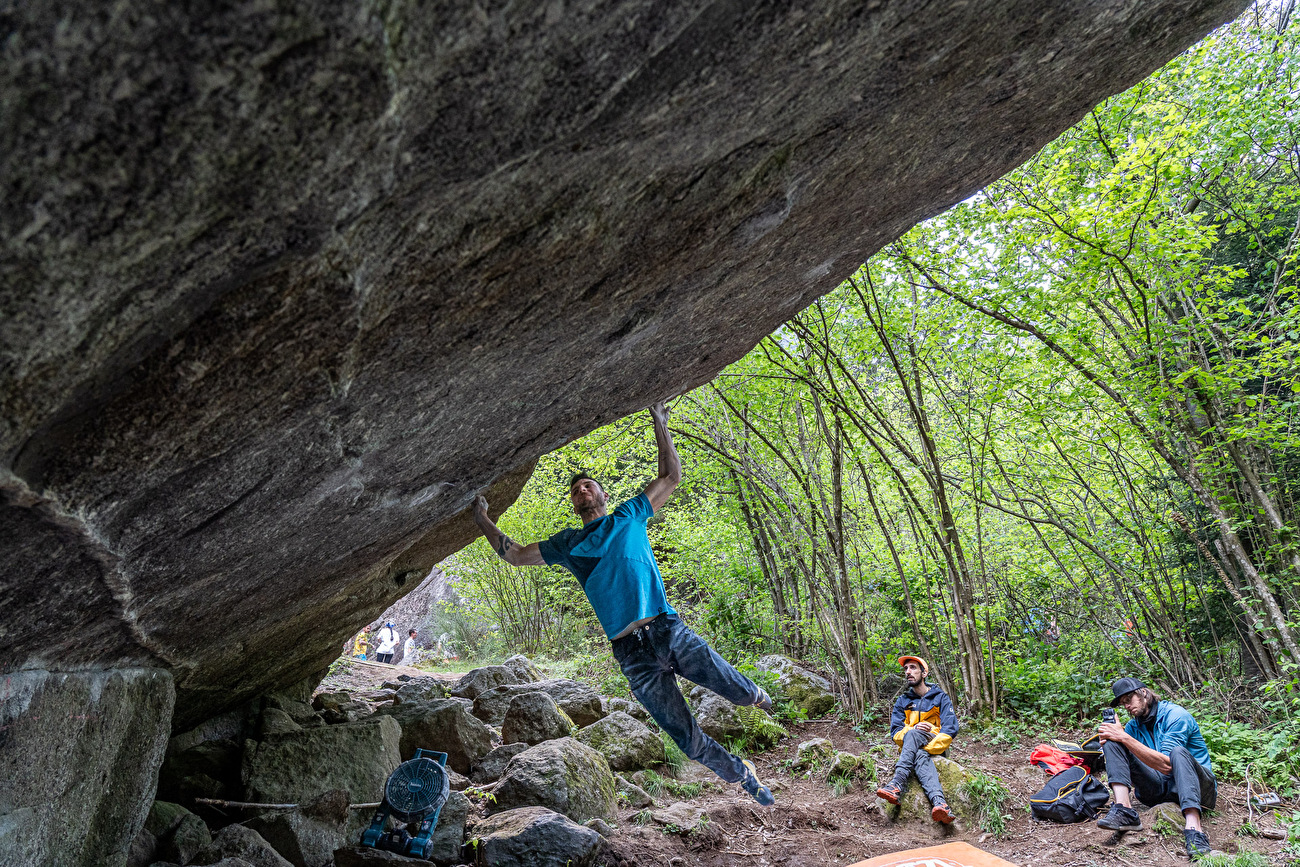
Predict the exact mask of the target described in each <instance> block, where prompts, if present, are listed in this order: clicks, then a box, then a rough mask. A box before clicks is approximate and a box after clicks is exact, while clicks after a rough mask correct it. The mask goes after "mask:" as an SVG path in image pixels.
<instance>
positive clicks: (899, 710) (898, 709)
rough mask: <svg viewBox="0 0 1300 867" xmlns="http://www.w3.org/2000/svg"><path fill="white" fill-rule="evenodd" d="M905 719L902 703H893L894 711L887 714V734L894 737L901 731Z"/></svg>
mask: <svg viewBox="0 0 1300 867" xmlns="http://www.w3.org/2000/svg"><path fill="white" fill-rule="evenodd" d="M905 719H906V717H904V715H903V702H902V701H901V700H899V701H895V702H894V709H893V711H891V712H890V714H889V733H890V734H891V735H896V734H898V733H899V732H901V731H902V730H903V721H904V720H905Z"/></svg>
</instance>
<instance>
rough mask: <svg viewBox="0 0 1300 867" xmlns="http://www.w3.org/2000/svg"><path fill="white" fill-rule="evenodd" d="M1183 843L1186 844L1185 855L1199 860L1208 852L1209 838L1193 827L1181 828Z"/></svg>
mask: <svg viewBox="0 0 1300 867" xmlns="http://www.w3.org/2000/svg"><path fill="white" fill-rule="evenodd" d="M1183 843H1184V844H1185V845H1186V846H1187V857H1188V858H1191V859H1192V860H1193V861H1199V860H1201V859H1202V858H1204V857H1205V856H1207V855H1209V854H1210V849H1211V847H1210V838H1209V837H1207V836H1205V832H1204V831H1198V830H1196V829H1195V828H1184V829H1183Z"/></svg>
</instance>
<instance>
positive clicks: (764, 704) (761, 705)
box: [754, 686, 772, 713]
mask: <svg viewBox="0 0 1300 867" xmlns="http://www.w3.org/2000/svg"><path fill="white" fill-rule="evenodd" d="M754 707H756V708H758V709H759V710H765V711H767V712H768V713H771V712H772V696H770V695H768V694H767V690H765V689H763V687H761V686H760V687H759V688H758V701H756V702H754Z"/></svg>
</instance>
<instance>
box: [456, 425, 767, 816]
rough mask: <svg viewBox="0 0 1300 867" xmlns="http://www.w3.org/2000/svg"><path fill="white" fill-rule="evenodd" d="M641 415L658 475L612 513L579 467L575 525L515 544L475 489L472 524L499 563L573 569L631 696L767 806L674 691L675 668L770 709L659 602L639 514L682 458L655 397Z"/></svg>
mask: <svg viewBox="0 0 1300 867" xmlns="http://www.w3.org/2000/svg"><path fill="white" fill-rule="evenodd" d="M650 417H651V418H652V419H653V421H654V432H655V442H656V444H657V445H658V447H659V475H658V477H657V478H656V479H654V480H653V481H652V482H650V484H648V485H646V487H645V490H644V491H642V492H641V493H640V494H638V495H637V496H635V497H633V498H632V499H630V500H628V501H627V502H625V503H623V504H622V505H620V506H619V507H618V508H616V509H615V510H614V511H613V512H608V511H607V508H606V506H607V498H606V496H605V491H604V490H603V489H602V488H601V486H600V484H599V483H598V482H597V481H596V480H595V479H593V478H592V477H591V476H589V475H587V474H586V473H578V474H577V475H575V476H574V477H573V479H572V480H571V481H570V482H569V500H570V502H571V503H572V504H573V511H574V512H575V513H576V514H577V515H578V517H579V518H581V519H582V522H583V524H582V526H581V527H569V528H566V529H564V530H561V531H560V532H558V533H556V534H555V535H553V536H551V537H550V538H549V539H545V540H543V541H541V542H533V543H531V544H528V545H521V544H519V543H517V542H515V541H514V540H513V539H511V538H510V537H509V536H507V535H506V534H505V533H503V532H501V530H499V529H498V528H497V525H496V524H495V523H493V521H492V519H491V518H489V517H488V502H487V500H486V499H484V498H483V497H481V496H480V497H479V498H478V499H477V500H476V502H475V504H474V522H475V523H476V524H478V526H479V528H480V529H481V530H482V531H483V534H484V535H485V536H486V537H487V540H488V542H489V543H490V544H491V545H492V547H493V548H494V549H496V552H497V554H498V555H500V557H501V558H502V559H503V560H505V561H506V562H507V563H510V564H511V565H514V566H543V565H547V566H557V565H558V566H563V567H564V568H565V569H568V570H569V571H570V572H572V573H573V575H574V576H575V577H576V578H577V579H578V583H579V584H580V585H582V589H583V591H584V592H585V593H586V594H587V599H588V600H589V601H590V602H591V607H592V608H593V609H594V610H595V612H596V617H597V618H598V619H599V620H600V625H601V628H602V629H604V630H605V635H606V636H607V637H608V638H609V640H610V642H611V645H612V649H613V652H614V658H615V659H616V660H618V664H619V667H620V668H621V669H622V670H623V674H624V675H626V676H627V680H628V683H629V684H630V685H631V687H632V693H633V694H634V695H635V696H636V697H637V700H638V701H640V702H641V704H642V705H644V706H645V709H646V710H648V711H649V712H650V715H651V716H652V717H654V720H655V722H657V723H658V724H659V727H660V728H661V729H663V730H664V731H665V732H667V733H668V736H669V737H671V738H672V739H673V741H674V742H675V743H676V744H677V745H678V746H679V747H681V749H682V752H684V753H686V755H687V756H689V757H690V758H692V759H694V760H695V761H697V762H700V763H701V764H703V765H705V766H706V767H708V768H709V769H710V770H712V771H713V772H714V773H715V774H717V775H718V776H719V777H721V778H722V779H723V780H726V781H727V782H729V783H740V784H741V785H742V786H743V787H744V789H745V791H746V792H748V793H749V794H750V795H751V796H752V797H753V798H754V800H756V801H758V802H759V803H760V804H764V805H770V804H772V803H773V798H772V793H771V791H770V790H769V789H768V788H767V786H765V785H763V784H762V783H761V782H760V781H759V779H758V774H757V771H756V769H755V767H754V764H753V762H750V761H747V760H742V759H740V758H737V757H736V756H734V755H732V754H731V753H729V752H728V751H727V750H725V749H723V748H722V746H721V745H719V744H718V742H717V741H715V740H713V738H711V737H709V736H708V735H706V734H705V733H704V732H703V731H701V730H700V726H699V723H697V722H696V721H695V717H694V716H692V715H691V709H690V707H688V706H687V704H686V699H684V698H683V697H682V693H681V690H679V689H678V688H677V677H676V676H677V675H679V674H680V675H681V676H682V677H684V678H686V679H687V680H689V681H692V682H694V683H697V684H699V685H701V686H703V687H705V688H706V689H710V690H712V691H713V692H716V693H717V694H718V695H720V696H722V697H723V698H725V699H727V700H728V701H730V702H731V703H732V704H735V705H740V706H742V707H743V706H754V707H759V708H762V709H764V710H768V711H770V710H771V709H772V699H771V698H770V697H769V696H768V694H767V693H766V692H765V691H764V690H763V689H762V688H760V687H759V686H757V685H756V684H755V683H754V682H753V681H751V680H750V679H749V678H747V677H745V676H744V675H743V674H741V673H740V672H739V671H737V670H736V669H735V668H734V667H733V666H732V665H731V664H730V663H728V662H727V661H726V660H724V659H723V658H722V657H721V656H719V655H718V654H717V653H716V652H715V651H714V650H713V649H712V648H711V647H709V646H708V645H707V644H705V643H704V640H703V639H701V638H700V637H699V636H698V635H696V634H695V633H694V632H692V631H691V630H690V629H689V628H688V627H687V626H686V624H685V623H683V622H682V620H681V618H680V617H678V615H677V612H676V611H674V610H673V608H672V606H671V605H669V604H668V597H667V595H666V594H665V592H664V581H663V577H662V576H661V575H660V574H659V565H658V563H656V561H655V557H654V552H653V551H652V550H651V549H650V539H649V537H648V536H647V535H646V521H647V520H648V519H649V518H650V517H651V516H652V515H653V514H655V513H656V512H658V511H659V510H660V509H661V508H663V505H664V503H665V502H667V500H668V497H669V496H670V495H671V494H672V492H673V490H674V489H675V488H676V487H677V485H678V483H679V482H681V479H682V465H681V460H680V459H679V458H678V457H677V450H676V448H674V447H673V439H672V436H671V434H669V432H668V409H667V408H666V407H665V406H664V404H663V402H662V401H660V402H659V403H656V404H655V405H654V406H652V407H650Z"/></svg>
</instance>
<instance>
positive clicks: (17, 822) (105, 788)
mask: <svg viewBox="0 0 1300 867" xmlns="http://www.w3.org/2000/svg"><path fill="white" fill-rule="evenodd" d="M0 512H2V510H0ZM4 520H5V519H4V517H3V515H2V514H0V525H3V522H4ZM4 533H5V530H0V536H3V535H4ZM0 547H2V545H0ZM0 559H3V555H0ZM4 568H5V570H6V574H7V575H9V576H10V577H12V576H13V575H14V573H13V571H12V570H13V568H14V564H13V563H8V564H6V566H5V567H4ZM0 596H4V593H3V591H0ZM10 614H12V611H11V610H10V611H8V612H6V614H5V615H2V616H6V617H7V616H9V615H10ZM27 627H28V625H26V624H25V625H23V628H24V629H26V628H27ZM0 634H3V629H2V628H0ZM0 644H3V638H0ZM0 655H2V652H0ZM174 697H175V694H174V692H173V687H172V678H171V675H170V674H169V673H167V672H166V671H162V670H159V669H152V668H141V669H125V670H114V671H95V672H79V673H75V674H74V673H54V672H46V671H39V670H33V671H18V672H13V673H11V674H7V675H5V676H4V678H3V686H2V687H0V862H4V863H12V864H15V865H18V864H21V865H23V867H80V865H87V867H89V865H101V864H122V863H125V861H126V859H127V856H128V854H129V853H130V850H131V844H132V841H133V840H134V839H135V837H136V835H137V834H138V833H139V832H140V830H141V829H142V828H143V827H144V823H145V818H146V816H147V815H148V813H149V810H150V807H151V805H152V803H153V793H154V787H155V786H156V785H157V783H158V768H159V766H160V765H161V764H162V760H163V753H164V750H165V749H166V746H167V737H168V735H169V734H170V730H171V719H172V702H173V700H174Z"/></svg>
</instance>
